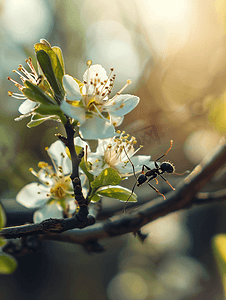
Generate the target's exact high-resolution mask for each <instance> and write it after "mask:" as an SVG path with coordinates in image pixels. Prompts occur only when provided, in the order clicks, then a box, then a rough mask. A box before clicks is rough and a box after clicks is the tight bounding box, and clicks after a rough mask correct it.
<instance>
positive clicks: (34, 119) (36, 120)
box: [27, 114, 59, 128]
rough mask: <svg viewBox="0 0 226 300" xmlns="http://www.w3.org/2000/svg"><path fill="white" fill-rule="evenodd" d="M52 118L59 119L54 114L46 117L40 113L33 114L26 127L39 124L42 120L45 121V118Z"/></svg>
mask: <svg viewBox="0 0 226 300" xmlns="http://www.w3.org/2000/svg"><path fill="white" fill-rule="evenodd" d="M50 119H52V120H54V121H57V120H59V118H57V117H56V116H54V115H53V116H48V117H43V116H41V115H38V114H37V115H33V116H32V118H31V121H30V122H29V123H28V124H27V127H29V128H32V127H36V126H38V125H40V124H42V123H43V122H45V121H47V120H50Z"/></svg>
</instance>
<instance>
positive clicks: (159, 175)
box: [159, 174, 175, 191]
mask: <svg viewBox="0 0 226 300" xmlns="http://www.w3.org/2000/svg"><path fill="white" fill-rule="evenodd" d="M159 176H160V177H161V178H162V179H163V180H165V182H166V183H167V184H168V185H169V186H170V187H171V189H172V190H174V191H175V188H174V187H173V186H172V185H171V184H170V183H169V181H167V180H166V178H164V177H163V176H162V175H160V174H159Z"/></svg>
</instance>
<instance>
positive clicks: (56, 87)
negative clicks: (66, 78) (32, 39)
mask: <svg viewBox="0 0 226 300" xmlns="http://www.w3.org/2000/svg"><path fill="white" fill-rule="evenodd" d="M48 49H50V48H49V47H48ZM51 50H52V49H51ZM53 53H54V52H53ZM36 55H37V60H38V62H39V64H40V67H41V69H42V71H43V73H44V75H45V77H46V79H47V80H48V82H49V83H50V85H51V87H52V89H53V91H54V93H55V95H56V98H57V99H58V101H62V100H63V96H64V90H63V86H62V78H63V75H62V74H63V73H62V74H61V75H62V77H61V76H59V74H58V73H57V74H55V71H56V72H57V70H58V69H57V67H56V66H55V68H53V66H52V62H51V59H50V57H49V55H48V54H47V53H46V52H45V51H44V50H40V51H38V52H37V53H36ZM54 55H56V54H55V53H54ZM56 57H57V56H56ZM57 60H58V65H59V66H61V65H60V61H59V59H58V57H57Z"/></svg>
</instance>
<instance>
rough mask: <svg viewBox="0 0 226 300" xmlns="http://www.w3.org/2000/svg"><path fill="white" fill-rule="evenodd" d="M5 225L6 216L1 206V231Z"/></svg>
mask: <svg viewBox="0 0 226 300" xmlns="http://www.w3.org/2000/svg"><path fill="white" fill-rule="evenodd" d="M5 224H6V215H5V212H4V210H3V208H2V206H1V204H0V230H1V229H2V227H4V226H5Z"/></svg>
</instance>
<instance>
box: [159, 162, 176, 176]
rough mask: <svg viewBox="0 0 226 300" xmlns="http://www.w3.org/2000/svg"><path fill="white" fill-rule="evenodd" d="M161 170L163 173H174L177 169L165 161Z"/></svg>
mask: <svg viewBox="0 0 226 300" xmlns="http://www.w3.org/2000/svg"><path fill="white" fill-rule="evenodd" d="M160 169H161V170H162V172H163V173H164V172H166V173H173V172H174V171H175V167H174V165H173V163H171V162H170V161H164V162H163V163H161V165H160Z"/></svg>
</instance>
